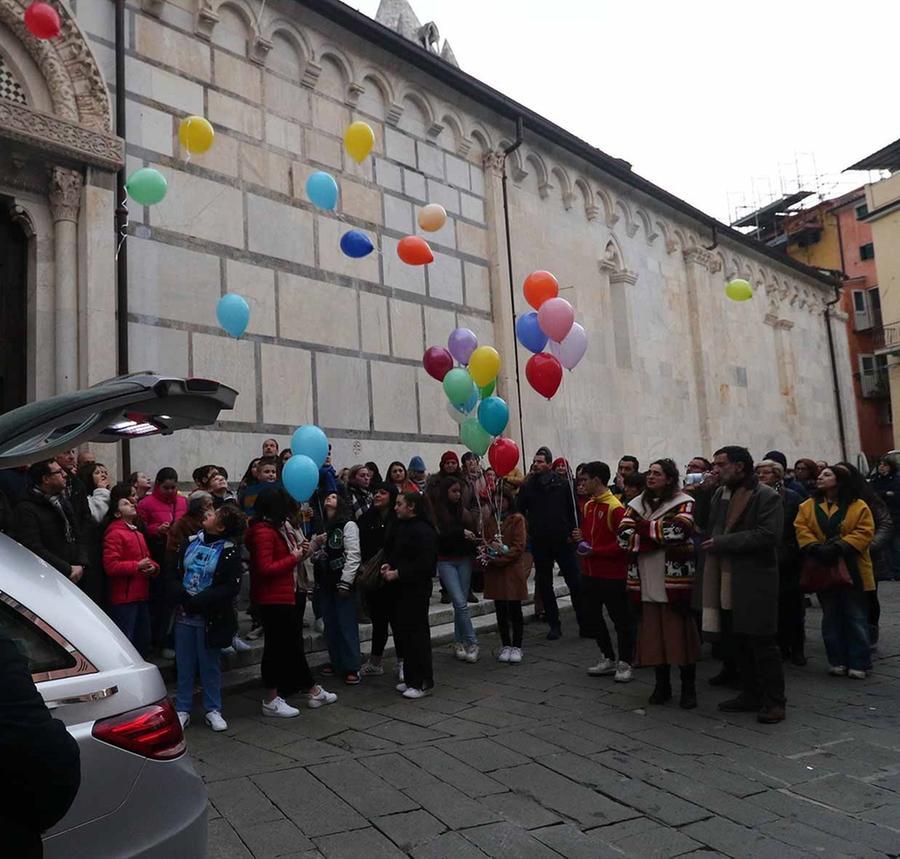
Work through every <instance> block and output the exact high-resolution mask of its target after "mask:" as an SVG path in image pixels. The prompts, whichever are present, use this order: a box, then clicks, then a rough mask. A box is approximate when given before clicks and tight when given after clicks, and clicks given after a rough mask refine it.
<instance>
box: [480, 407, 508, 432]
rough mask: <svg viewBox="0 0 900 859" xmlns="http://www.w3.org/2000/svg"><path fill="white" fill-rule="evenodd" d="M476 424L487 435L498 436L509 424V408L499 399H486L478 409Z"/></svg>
mask: <svg viewBox="0 0 900 859" xmlns="http://www.w3.org/2000/svg"><path fill="white" fill-rule="evenodd" d="M478 423H480V424H481V426H482V428H483V429H484V431H485V432H486V433H488V434H489V435H494V436H497V435H500V433H502V432H503V430H505V429H506V425H507V424H508V423H509V406H507V405H506V403H505V402H504V401H503V400H501V399H500V397H486V398H485V399H483V400H482V401H481V405H480V406H479V407H478Z"/></svg>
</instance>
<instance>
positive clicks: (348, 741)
mask: <svg viewBox="0 0 900 859" xmlns="http://www.w3.org/2000/svg"><path fill="white" fill-rule="evenodd" d="M326 742H328V743H331V745H333V746H334V747H335V748H338V749H344V750H345V751H348V752H377V751H379V750H381V749H395V748H396V747H397V744H396V743H392V742H391V741H390V740H386V739H384V737H375V736H373V735H372V734H366V733H363V732H362V731H343V732H342V733H340V734H335V735H334V736H332V737H329V738H328V739H327V740H326Z"/></svg>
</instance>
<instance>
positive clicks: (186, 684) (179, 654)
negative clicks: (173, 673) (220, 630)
mask: <svg viewBox="0 0 900 859" xmlns="http://www.w3.org/2000/svg"><path fill="white" fill-rule="evenodd" d="M175 663H176V665H177V667H178V685H177V690H176V693H175V709H176V710H178V711H179V712H180V713H190V712H191V702H192V701H193V699H194V678H195V677H196V676H197V672H198V670H199V672H200V684H201V685H202V686H203V712H204V713H209V712H210V711H211V710H221V709H222V651H221V649H220V648H218V647H207V646H206V628H205V627H203V626H192V625H191V624H189V623H182V622H181V621H175Z"/></svg>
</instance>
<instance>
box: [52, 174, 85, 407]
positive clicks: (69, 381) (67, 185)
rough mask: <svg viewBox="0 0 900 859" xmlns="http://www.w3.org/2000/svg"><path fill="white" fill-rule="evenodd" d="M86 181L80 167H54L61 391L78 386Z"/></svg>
mask: <svg viewBox="0 0 900 859" xmlns="http://www.w3.org/2000/svg"><path fill="white" fill-rule="evenodd" d="M83 184H84V183H83V180H82V177H81V173H79V172H78V171H77V170H70V169H68V168H66V167H54V168H53V170H52V171H51V174H50V214H51V215H52V217H53V268H54V277H55V279H56V289H55V300H54V320H55V322H54V331H55V334H56V338H55V339H56V392H57V393H58V394H63V393H69V392H71V391H74V390H76V388H77V387H78V210H79V208H80V206H81V189H82V185H83Z"/></svg>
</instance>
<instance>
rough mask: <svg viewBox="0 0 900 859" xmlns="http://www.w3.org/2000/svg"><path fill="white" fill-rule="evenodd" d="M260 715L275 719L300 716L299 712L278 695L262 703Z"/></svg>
mask: <svg viewBox="0 0 900 859" xmlns="http://www.w3.org/2000/svg"><path fill="white" fill-rule="evenodd" d="M262 714H263V716H273V717H274V718H276V719H293V718H294V716H299V715H300V711H299V710H298V709H297V708H296V707H292V706H291V705H290V704H288V702H287V701H285V700H284V698H282V697H281V696H280V695H279V696H277V697H276V698H273V699H272V700H271V701H263V702H262Z"/></svg>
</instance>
